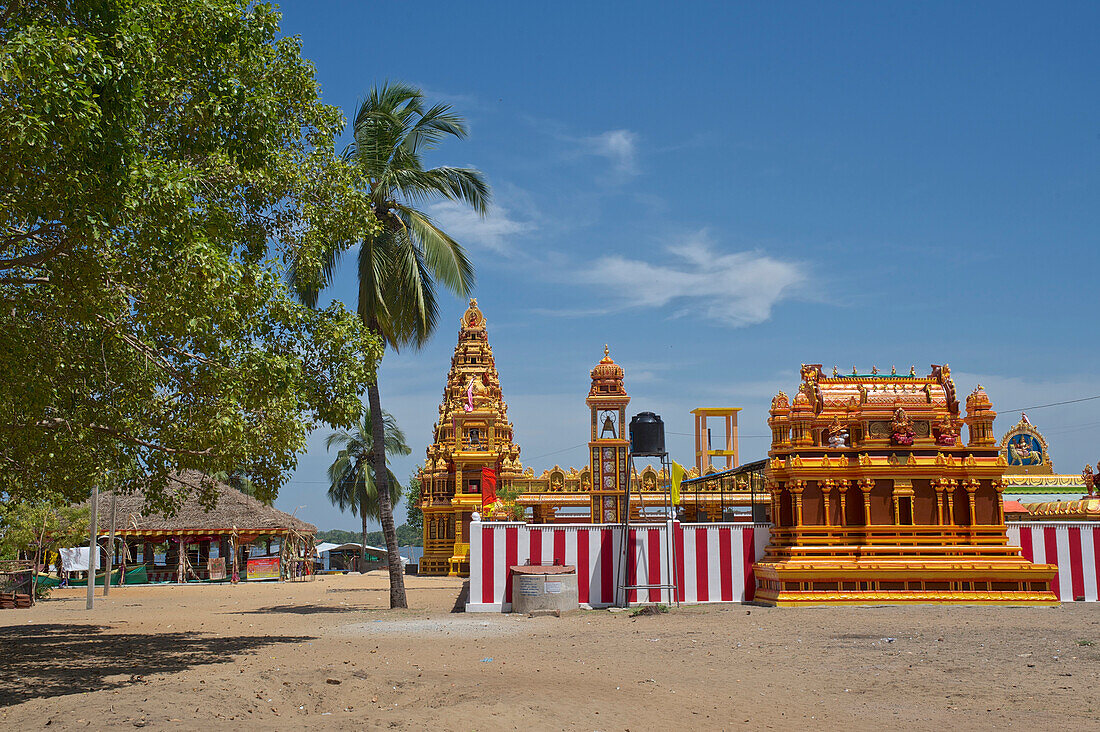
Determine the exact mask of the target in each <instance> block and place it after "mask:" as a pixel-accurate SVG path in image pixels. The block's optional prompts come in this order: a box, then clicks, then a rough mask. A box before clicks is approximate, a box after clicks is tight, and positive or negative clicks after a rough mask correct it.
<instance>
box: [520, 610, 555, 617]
mask: <svg viewBox="0 0 1100 732" xmlns="http://www.w3.org/2000/svg"><path fill="white" fill-rule="evenodd" d="M527 617H529V618H560V617H561V610H532V611H531V612H529V613H527Z"/></svg>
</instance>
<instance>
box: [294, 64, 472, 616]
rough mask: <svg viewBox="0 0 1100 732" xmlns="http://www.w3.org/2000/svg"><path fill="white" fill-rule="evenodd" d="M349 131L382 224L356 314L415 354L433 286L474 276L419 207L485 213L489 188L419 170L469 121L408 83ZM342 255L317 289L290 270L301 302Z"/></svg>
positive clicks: (385, 517) (378, 458)
mask: <svg viewBox="0 0 1100 732" xmlns="http://www.w3.org/2000/svg"><path fill="white" fill-rule="evenodd" d="M352 133H353V137H354V142H352V143H351V145H349V146H348V148H347V150H345V153H344V157H345V158H346V159H347V160H348V161H350V162H351V163H352V164H353V165H354V166H355V168H356V171H357V173H358V175H359V183H360V186H361V187H362V189H363V190H365V191H366V193H367V195H368V197H369V198H370V201H371V207H372V211H373V213H374V216H375V218H376V219H377V221H378V223H379V225H380V226H381V229H380V230H379V231H377V232H375V233H372V234H371V235H370V236H366V237H364V238H363V239H362V241H361V243H360V245H359V253H358V254H359V256H358V279H359V303H358V312H359V316H360V317H361V318H362V319H363V322H364V323H366V325H367V328H368V329H369V330H370V332H371V333H374V334H376V335H378V336H379V337H380V338H381V339H382V340H383V342H384V343H385V344H386V345H387V346H389V347H391V348H393V349H394V350H397V349H399V348H402V347H406V346H410V347H413V348H419V347H420V346H422V345H423V344H424V343H426V342H427V340H428V339H429V337H430V336H431V334H432V332H433V331H434V330H435V326H436V323H437V320H438V316H439V308H438V304H437V301H436V283H437V282H438V283H440V284H442V285H443V287H445V288H446V289H448V290H450V291H451V292H453V293H455V294H457V295H463V296H464V295H468V294H469V293H470V291H471V289H472V288H473V283H474V270H473V265H472V264H471V263H470V260H469V259H468V257H467V256H466V252H465V250H464V249H463V247H462V246H461V245H460V244H459V243H458V242H457V241H455V240H454V239H453V238H451V237H450V236H449V235H448V234H447V233H446V232H444V231H443V230H441V229H440V228H439V227H438V226H436V224H435V222H433V221H432V219H431V218H430V217H429V216H428V215H427V214H426V213H424V212H423V211H422V210H420V209H419V208H416V205H420V204H423V203H424V202H427V201H430V200H432V199H433V198H440V197H442V198H447V199H450V200H453V201H459V202H462V203H466V204H469V205H470V206H471V207H473V209H474V210H475V211H477V212H478V213H479V214H482V215H483V214H484V213H485V211H486V210H487V208H488V205H489V186H488V183H486V181H485V179H484V177H483V176H482V175H481V173H479V172H478V171H476V170H471V169H467V168H454V167H447V166H442V167H436V168H430V169H425V168H424V165H423V159H422V156H423V154H424V153H425V152H427V151H429V150H431V149H433V148H435V147H437V146H438V144H439V143H440V142H442V141H443V140H444V139H446V138H448V137H455V138H464V137H465V136H466V134H467V131H466V125H465V122H464V121H463V119H462V118H461V117H459V116H458V115H456V114H454V113H453V112H452V111H451V108H450V106H449V105H446V104H436V105H434V106H432V107H431V108H426V107H425V102H424V95H423V94H422V93H421V92H420V90H418V89H416V88H414V87H411V86H409V85H407V84H401V83H395V84H388V83H387V84H383V85H382V86H379V87H374V88H372V89H371V90H370V92H369V93H368V94H367V98H366V100H365V101H364V102H363V103H362V104H360V105H359V109H358V110H357V111H356V113H355V119H354V121H353V123H352ZM414 204H415V205H414ZM342 252H343V250H342V249H333V250H332V251H331V252H330V256H329V257H328V259H326V260H325V262H324V264H323V266H322V273H323V275H324V277H323V279H322V281H321V282H320V283H317V282H309V281H305V280H303V279H301V278H299V277H298V276H297V272H296V271H293V270H292V273H291V279H292V281H293V282H294V284H295V289H296V291H297V292H298V293H299V295H300V296H301V297H302V298H303V301H304V302H307V303H310V304H316V302H317V298H318V295H319V293H320V290H321V288H322V286H324V285H327V284H328V282H329V281H330V280H331V277H332V275H333V273H334V272H335V270H336V266H337V264H338V262H339V258H340V255H341V254H342ZM367 397H368V400H369V405H370V410H371V412H372V413H374V414H379V413H381V411H382V400H381V396H380V392H379V387H378V379H377V376H375V378H374V379H372V380H371V381H370V382H369V383H368V385H367ZM374 430H375V444H381V442H382V425H381V423H378V424H375V425H374ZM372 462H373V466H374V474H375V480H376V481H377V482H378V483H379V484H380V485H382V486H383V489H382V490H381V491H380V494H379V495H380V496H381V500H380V506H379V508H380V512H381V517H382V520H381V523H382V533H383V535H384V536H385V538H386V549H387V550H388V551H389V557H390V562H389V569H390V607H408V602H407V601H406V599H405V580H404V577H403V575H402V569H401V563H400V561H399V559H398V557H397V532H396V528H395V526H394V521H393V506H392V505H391V504H390V500H389V491H388V490H385V485H386V483H387V482H388V480H389V478H388V473H389V471H388V470H387V468H386V456H385V453H384V451H382V450H375V451H374V454H373V456H372Z"/></svg>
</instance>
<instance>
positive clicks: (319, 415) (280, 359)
mask: <svg viewBox="0 0 1100 732" xmlns="http://www.w3.org/2000/svg"><path fill="white" fill-rule="evenodd" d="M343 124H344V120H343V117H342V115H341V114H340V112H339V111H338V110H337V109H335V108H334V107H330V106H326V105H324V104H322V103H321V102H320V100H319V88H318V84H317V81H316V79H315V75H314V69H313V67H312V65H311V64H310V63H309V62H308V61H306V60H304V59H303V58H302V57H301V53H300V44H299V42H298V40H297V39H296V38H287V37H282V36H281V35H280V33H279V15H278V13H276V12H275V11H274V10H273V9H272V8H271V7H270V6H268V5H264V4H253V3H250V2H244V1H239V2H238V1H234V0H98V1H94V2H93V1H84V0H68V1H65V0H56V1H51V2H46V1H44V0H39V1H37V2H36V1H34V0H28V1H26V2H21V3H10V4H6V5H4V6H3V8H2V9H0V139H2V140H4V144H3V145H2V146H0V179H2V183H0V373H3V374H4V378H3V380H2V382H0V495H3V494H6V495H7V496H8V497H9V498H17V499H26V498H33V497H36V496H39V497H40V496H62V497H65V498H68V499H80V498H83V497H85V496H86V495H87V488H88V485H89V484H90V482H91V481H104V482H106V481H107V480H110V481H111V482H112V483H114V484H116V485H120V486H121V487H122V488H123V489H125V488H126V487H127V486H137V485H138V484H140V485H141V487H142V489H143V490H144V491H145V493H146V496H147V497H148V499H149V501H150V502H151V503H153V504H156V505H158V506H159V507H162V508H163V507H167V508H171V506H172V505H174V504H175V502H176V500H178V499H179V498H180V497H179V496H174V495H173V491H174V490H175V486H176V484H175V483H173V482H170V481H169V480H168V477H169V476H170V475H171V474H173V473H175V472H177V471H180V470H183V469H188V468H191V469H197V470H200V471H202V472H205V473H207V474H211V475H212V474H215V473H218V472H229V471H237V470H243V471H244V472H245V473H246V474H247V476H248V477H249V478H250V479H251V480H252V482H253V485H254V487H255V491H256V495H257V497H260V498H265V497H266V498H270V497H272V496H274V495H275V493H276V492H277V490H278V488H279V486H280V485H281V483H282V482H283V481H284V480H285V477H286V475H287V472H288V471H289V470H290V469H291V468H293V466H294V465H295V454H296V453H297V452H298V451H299V450H300V449H302V448H303V447H304V446H305V438H306V435H307V434H308V431H309V430H310V429H312V428H313V427H315V426H317V425H319V424H321V423H327V424H332V425H336V426H349V425H351V424H352V423H353V422H354V421H355V418H356V416H357V415H358V412H359V409H360V404H361V401H360V397H361V394H362V388H363V386H364V385H365V384H366V382H367V381H369V380H371V379H373V377H374V369H375V366H376V364H377V361H378V359H379V358H380V356H381V346H380V343H379V339H378V338H377V337H376V336H374V335H372V334H371V333H369V332H368V330H367V329H366V328H365V327H364V324H363V323H362V321H361V320H360V319H359V318H357V317H355V315H354V314H353V313H350V312H348V311H347V310H346V309H345V308H344V307H343V305H342V304H340V303H338V302H336V303H333V304H332V305H330V306H329V307H327V308H325V309H323V310H313V309H310V308H307V307H304V306H302V305H301V304H300V303H299V302H298V301H297V300H296V299H295V298H293V297H291V296H290V293H289V292H288V290H287V287H286V285H285V284H284V280H285V270H286V264H287V263H288V262H289V261H290V253H291V252H293V257H294V266H295V272H296V275H295V276H296V278H297V281H298V282H300V283H307V284H308V283H309V282H317V283H320V282H321V281H323V279H324V271H323V264H324V263H325V262H327V261H331V259H332V256H333V253H334V252H338V251H341V250H343V249H345V248H347V247H348V246H350V245H351V244H353V243H354V242H357V241H361V240H363V239H364V238H365V237H369V236H370V235H372V234H373V233H375V232H376V231H378V230H379V224H378V222H377V219H376V217H375V216H374V214H373V212H372V207H371V204H370V201H369V198H368V197H367V196H366V195H365V194H364V193H363V192H362V191H361V189H360V188H359V186H358V185H357V177H356V174H355V172H354V170H353V169H352V167H351V166H350V165H349V164H348V163H347V162H345V161H344V160H343V159H342V158H341V156H339V155H337V154H336V152H335V150H334V140H335V138H336V137H337V135H338V134H339V133H340V131H341V129H342V127H343ZM203 497H204V498H205V499H206V500H212V499H213V497H214V493H213V491H212V484H211V486H209V489H208V490H205V491H204V493H203Z"/></svg>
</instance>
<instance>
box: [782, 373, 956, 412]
mask: <svg viewBox="0 0 1100 732" xmlns="http://www.w3.org/2000/svg"><path fill="white" fill-rule="evenodd" d="M895 371H896V370H895ZM853 372H854V373H851V374H843V375H842V374H839V373H838V371H837V369H833V373H834V375H833V376H826V375H825V372H824V371H823V370H822V368H821V364H803V365H802V369H801V375H802V383H801V384H800V385H799V389H798V391H797V392H796V393H795V395H794V399H793V401H792V400H790V399H789V398H788V397H787V395H786V394H784V393H783V392H780V393H779V394H776V395H775V397H774V398H773V399H772V405H771V414H772V416H773V417H782V416H783V415H785V414H786V412H787V410H788V409H790V410H791V411H792V412H801V413H807V412H809V413H812V414H813V415H814V423H815V424H816V423H819V422H821V423H823V424H828V423H830V422H831V421H832V420H833V418H834V417H840V418H841V420H845V419H858V418H860V417H861V416H862V417H864V418H866V417H871V416H876V417H881V418H883V419H885V418H888V417H890V416H891V415H893V413H894V412H895V411H896V410H897V409H898V408H902V409H904V410H905V412H906V414H908V415H909V416H910V417H911V418H914V419H916V418H921V419H929V418H935V419H942V418H943V417H945V416H948V415H957V414H958V411H959V404H958V402H957V401H956V400H955V385H954V383H953V382H952V381H951V371H950V368H948V367H947V366H943V367H940V366H936V365H933V366H932V372H931V373H930V374H928V375H927V376H916V375H915V373H914V370H912V369H911V370H910V374H908V375H903V374H897V373H891V374H879V373H878V369H877V368H873V369H872V370H871V373H864V374H861V373H859V372H858V370H857V369H853ZM793 417H794V415H793V414H792V418H793Z"/></svg>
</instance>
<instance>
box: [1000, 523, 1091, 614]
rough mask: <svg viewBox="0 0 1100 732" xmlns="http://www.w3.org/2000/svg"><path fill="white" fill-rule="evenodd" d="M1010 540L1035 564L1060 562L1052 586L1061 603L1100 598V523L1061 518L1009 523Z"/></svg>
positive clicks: (1025, 557)
mask: <svg viewBox="0 0 1100 732" xmlns="http://www.w3.org/2000/svg"><path fill="white" fill-rule="evenodd" d="M1008 543H1009V544H1012V545H1013V546H1018V547H1020V548H1021V549H1022V550H1023V555H1024V559H1027V560H1028V561H1031V562H1035V563H1036V564H1057V565H1058V575H1057V576H1056V577H1055V578H1054V581H1053V582H1051V589H1053V590H1054V594H1056V595H1057V596H1058V599H1059V600H1061V601H1062V602H1073V601H1074V600H1085V601H1086V602H1097V601H1098V600H1100V596H1098V591H1097V588H1098V587H1100V524H1095V523H1079V524H1075V523H1070V522H1061V521H1043V522H1038V521H1035V522H1026V523H1024V522H1021V523H1012V524H1009V525H1008Z"/></svg>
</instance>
